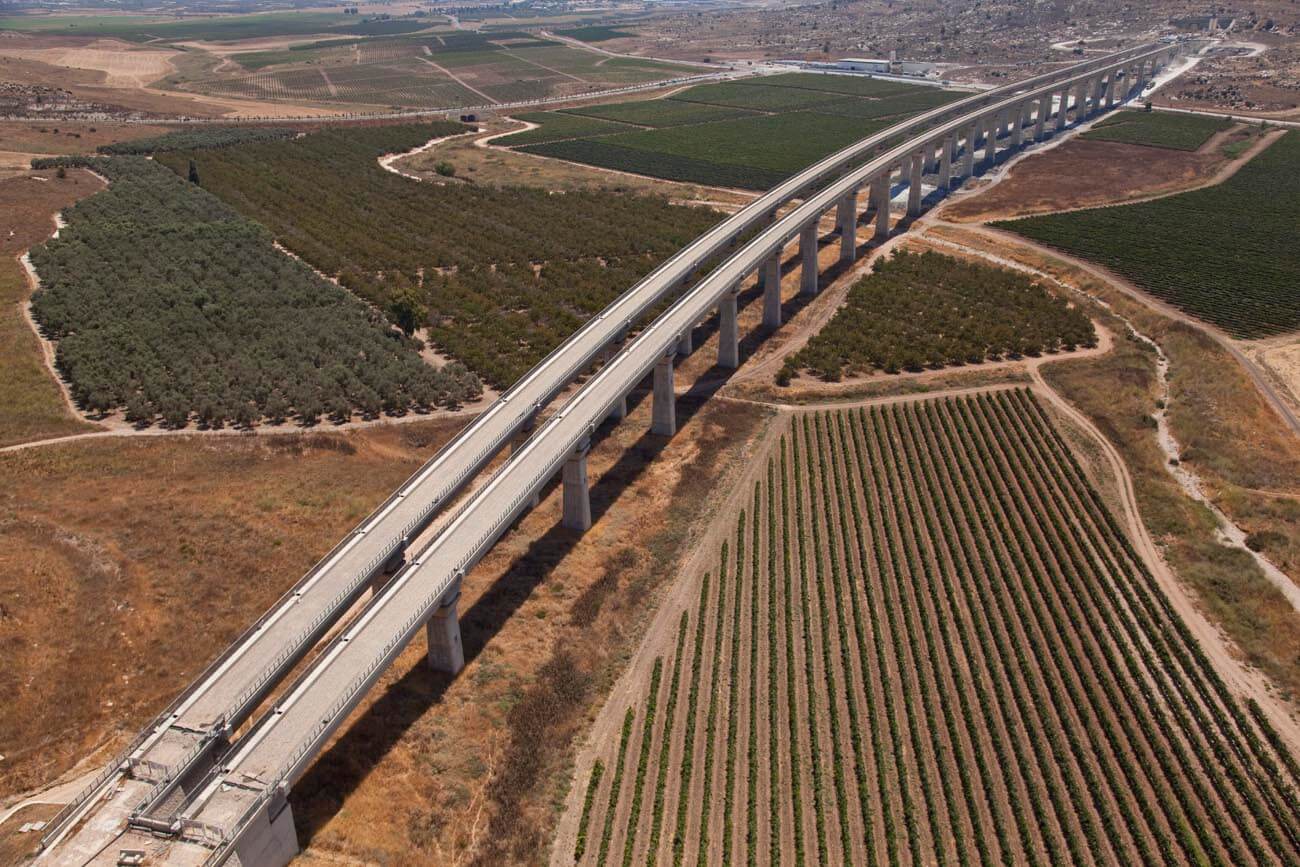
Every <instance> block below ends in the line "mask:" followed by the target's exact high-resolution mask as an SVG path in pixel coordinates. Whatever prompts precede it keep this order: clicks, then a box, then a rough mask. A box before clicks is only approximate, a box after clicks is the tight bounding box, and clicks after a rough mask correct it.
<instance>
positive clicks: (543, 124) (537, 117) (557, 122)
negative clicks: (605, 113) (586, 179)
mask: <svg viewBox="0 0 1300 867" xmlns="http://www.w3.org/2000/svg"><path fill="white" fill-rule="evenodd" d="M514 117H515V119H516V120H522V121H524V122H526V123H535V124H538V128H537V129H528V130H524V131H523V132H517V133H514V134H513V135H508V136H504V137H502V138H500V139H497V141H498V142H499V143H505V144H510V145H529V144H543V143H545V142H550V141H559V140H560V139H568V138H583V137H586V136H591V135H602V134H608V133H615V132H622V131H624V130H627V129H629V128H630V127H628V125H627V124H624V123H615V122H614V121H609V120H601V119H600V118H597V117H583V116H582V115H578V114H569V113H567V112H562V111H529V112H524V113H523V114H516V115H514Z"/></svg>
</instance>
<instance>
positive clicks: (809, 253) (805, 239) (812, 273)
mask: <svg viewBox="0 0 1300 867" xmlns="http://www.w3.org/2000/svg"><path fill="white" fill-rule="evenodd" d="M799 269H800V270H799V294H800V295H816V294H817V223H816V222H813V223H810V224H808V225H807V226H804V227H803V231H801V232H800V233H799Z"/></svg>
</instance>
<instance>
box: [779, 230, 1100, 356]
mask: <svg viewBox="0 0 1300 867" xmlns="http://www.w3.org/2000/svg"><path fill="white" fill-rule="evenodd" d="M1096 339H1097V338H1096V332H1095V331H1094V329H1093V325H1092V321H1091V320H1090V319H1089V318H1088V317H1087V316H1086V315H1085V314H1084V313H1083V311H1081V310H1079V309H1077V308H1074V307H1071V306H1070V305H1069V304H1067V303H1066V301H1065V300H1064V299H1062V298H1060V297H1058V296H1056V295H1053V294H1051V293H1050V292H1048V291H1047V290H1045V289H1043V287H1041V286H1040V285H1038V284H1037V283H1035V282H1034V281H1033V280H1031V279H1029V278H1028V277H1026V276H1024V275H1023V274H1017V273H1015V272H1014V271H1008V270H1005V269H1002V268H994V267H991V266H988V265H981V264H977V263H973V262H967V261H964V260H961V259H955V258H952V257H950V256H943V255H940V254H938V253H934V252H926V253H921V254H917V253H908V252H907V251H900V252H898V253H896V254H895V255H894V256H893V258H891V259H888V260H881V261H880V262H878V263H877V264H876V266H875V270H874V271H873V272H872V273H871V274H870V275H868V276H866V277H864V278H863V279H862V280H860V281H859V282H858V283H857V284H856V285H855V286H854V287H853V288H852V289H850V290H849V297H848V300H847V301H846V303H845V305H844V307H842V308H841V309H840V310H839V312H837V313H836V314H835V317H834V318H833V319H832V320H831V321H830V322H829V323H828V324H827V325H826V327H825V328H823V329H822V330H821V332H820V333H818V334H817V335H816V336H815V337H813V339H812V340H810V341H809V342H808V344H807V345H806V346H805V347H804V348H803V349H801V350H800V351H799V352H797V353H795V354H794V355H793V356H791V357H790V358H789V359H788V360H787V362H786V365H785V368H784V369H783V370H782V371H781V373H780V378H781V379H784V380H788V379H789V377H791V376H793V375H794V374H795V373H796V372H797V371H799V370H809V371H811V372H813V373H814V374H816V375H817V376H820V377H822V378H823V379H828V380H832V381H838V380H839V379H841V378H842V377H843V375H844V374H845V372H846V371H847V372H867V371H870V370H872V369H880V370H883V371H885V372H886V373H898V372H899V371H900V370H921V369H923V368H926V367H941V366H944V365H948V364H964V363H969V364H977V363H979V362H981V361H984V360H986V359H990V358H997V357H1000V356H1003V355H1036V354H1038V353H1040V352H1052V351H1056V350H1059V349H1074V348H1075V347H1077V346H1093V345H1095V343H1096Z"/></svg>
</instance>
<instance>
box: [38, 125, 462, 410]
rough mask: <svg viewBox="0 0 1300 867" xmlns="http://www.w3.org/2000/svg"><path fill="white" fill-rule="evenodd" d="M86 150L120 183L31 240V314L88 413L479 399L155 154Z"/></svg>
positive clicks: (406, 406)
mask: <svg viewBox="0 0 1300 867" xmlns="http://www.w3.org/2000/svg"><path fill="white" fill-rule="evenodd" d="M204 153H207V152H206V151H205V152H204ZM72 159H73V162H76V163H82V164H85V165H87V166H89V167H91V168H93V169H94V170H95V171H96V172H97V173H99V174H100V175H102V176H104V177H106V178H108V180H109V182H110V183H109V188H108V189H107V190H105V191H103V192H100V193H98V194H96V195H94V196H92V197H90V198H88V199H85V200H84V201H82V202H80V203H78V204H76V205H74V206H73V207H71V208H69V209H68V210H67V211H65V212H64V218H65V220H66V223H67V224H66V225H65V226H64V227H63V229H62V230H61V231H60V232H59V235H58V237H57V238H54V239H52V240H50V241H49V242H47V243H46V244H44V245H43V246H41V247H37V248H35V249H33V250H32V252H31V260H32V264H33V265H34V266H35V269H36V272H37V273H38V274H39V276H40V280H41V285H40V288H39V289H37V290H36V291H35V292H34V293H33V295H32V317H33V318H34V319H35V321H36V323H37V324H38V325H39V326H40V328H41V330H42V332H43V334H44V335H45V336H46V337H47V338H49V339H50V340H52V341H55V342H56V350H55V361H56V364H57V366H58V369H59V371H60V373H61V374H62V375H63V376H64V378H65V379H66V380H67V382H68V385H69V390H70V392H71V394H72V397H73V399H74V400H75V401H76V403H77V404H78V405H79V406H80V407H81V408H82V409H83V410H85V411H87V412H91V413H96V414H103V413H107V412H110V411H113V410H118V409H124V410H125V417H126V420H127V421H128V422H132V423H137V424H142V425H148V424H152V423H154V422H155V421H156V420H158V419H161V421H162V422H163V423H164V424H166V425H168V426H169V427H176V428H181V427H185V426H186V425H187V424H188V423H189V422H190V420H191V418H193V419H194V420H196V421H197V422H198V423H199V424H201V425H204V426H206V427H214V428H220V427H223V426H224V425H226V424H235V425H239V426H241V427H248V426H251V425H253V424H254V423H256V422H258V421H260V420H262V419H264V418H265V419H268V420H270V421H271V422H273V423H279V422H283V421H284V420H285V419H286V418H288V417H297V418H298V419H299V420H300V421H301V422H303V423H304V424H314V423H315V422H316V421H318V420H319V418H320V417H321V416H322V415H326V414H328V415H329V416H330V417H332V418H333V419H334V420H335V421H339V422H343V421H348V420H350V419H351V416H352V414H353V413H354V412H357V413H361V414H362V415H364V416H367V417H371V418H373V417H375V416H377V415H379V414H380V413H381V412H388V413H394V414H399V413H404V412H406V411H408V410H410V409H421V410H424V409H429V408H431V407H434V406H447V405H457V404H459V403H462V402H464V401H467V400H470V399H473V398H476V397H477V396H478V395H479V394H480V393H481V391H482V386H481V385H480V383H479V381H478V379H477V378H476V377H475V376H474V375H473V374H471V373H469V372H468V371H467V370H465V368H464V367H462V366H460V365H456V364H453V365H447V366H446V367H443V368H441V369H437V370H435V369H433V368H432V367H429V366H428V365H426V364H425V363H424V362H423V361H422V360H421V359H420V356H419V355H418V353H417V352H416V347H415V345H413V344H412V343H411V342H410V341H409V340H408V339H407V338H406V337H404V336H403V335H402V334H400V333H399V332H398V331H396V330H395V329H394V328H393V327H392V326H390V325H389V324H388V322H387V321H385V319H384V318H383V316H382V315H380V314H379V313H378V312H377V311H372V310H370V309H368V308H367V307H366V305H364V304H362V303H361V302H360V301H358V300H357V299H356V298H354V297H352V295H350V294H349V293H348V292H347V291H345V290H344V289H341V288H339V287H338V286H336V285H334V284H333V283H330V282H329V281H327V280H324V279H322V278H321V277H319V276H317V275H316V274H315V273H313V272H312V270H311V269H310V268H308V267H307V266H305V265H303V264H302V263H301V262H298V261H296V260H294V259H293V258H291V257H290V256H286V255H285V254H284V253H283V252H281V251H278V250H276V249H275V248H274V247H273V246H272V239H271V237H270V236H269V235H268V233H267V232H266V230H265V229H263V228H262V227H261V226H258V225H257V224H255V223H253V222H251V221H250V220H247V219H245V218H243V217H241V216H240V215H239V214H238V213H237V212H236V211H235V210H233V209H232V208H230V207H229V206H227V205H225V204H224V203H222V202H221V200H219V199H218V198H216V197H215V196H213V195H211V194H210V193H207V192H205V191H204V190H203V189H201V188H200V187H199V186H197V185H196V184H194V183H190V182H187V181H186V180H184V179H182V178H181V177H178V176H177V175H176V174H173V173H172V172H170V171H168V170H167V169H166V168H164V167H163V166H162V165H160V164H159V163H157V162H155V161H152V160H148V159H145V158H143V157H99V158H93V159H81V160H77V159H76V158H72ZM395 318H399V317H396V316H395ZM399 321H400V318H399Z"/></svg>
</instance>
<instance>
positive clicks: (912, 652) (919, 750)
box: [552, 390, 1300, 865]
mask: <svg viewBox="0 0 1300 867" xmlns="http://www.w3.org/2000/svg"><path fill="white" fill-rule="evenodd" d="M698 586H699V590H698V601H697V602H696V604H695V605H693V606H690V607H688V608H686V609H685V610H682V611H681V613H680V620H679V621H678V629H677V631H676V633H675V636H674V640H673V642H672V646H671V647H669V650H670V652H666V653H664V654H663V655H662V656H660V657H658V658H656V659H655V660H654V663H653V670H652V674H651V677H650V682H649V684H648V688H645V687H643V690H644V691H643V694H642V696H641V698H640V699H638V700H636V701H634V702H633V703H632V704H631V705H629V706H628V707H627V709H626V715H625V717H624V724H623V726H622V728H621V730H619V729H617V728H615V729H614V730H613V731H611V732H610V733H609V734H608V735H607V736H605V737H603V738H602V739H601V740H600V741H598V742H596V743H594V744H593V745H592V747H591V749H592V750H593V751H594V759H593V760H592V761H590V762H589V763H588V762H580V765H579V766H580V767H581V768H582V769H583V773H582V777H581V778H580V779H579V780H578V781H577V783H576V785H578V786H581V787H582V789H581V790H580V791H581V797H580V798H577V799H575V802H574V803H575V808H574V810H573V813H572V814H570V815H568V816H566V818H565V820H564V828H565V829H566V830H565V831H564V832H563V833H562V835H561V837H560V838H559V839H560V844H559V845H560V846H562V849H557V851H556V852H555V853H554V855H553V860H552V863H572V862H577V863H581V864H608V863H621V864H624V865H629V864H632V863H638V864H640V863H646V864H653V863H659V864H668V863H672V864H674V865H680V864H683V863H690V864H706V863H709V864H739V863H747V864H760V863H761V864H807V863H818V864H832V863H834V864H843V863H854V864H921V863H928V864H953V863H959V864H965V863H995V862H1000V863H1007V864H1012V863H1014V864H1061V863H1072V864H1093V863H1105V864H1139V863H1146V864H1164V863H1172V864H1185V863H1191V864H1220V865H1226V864H1234V865H1236V864H1275V863H1283V864H1285V863H1294V862H1295V860H1296V858H1297V857H1300V813H1298V812H1297V809H1296V807H1297V804H1296V792H1295V786H1296V783H1297V779H1298V775H1300V769H1298V768H1297V767H1296V765H1295V763H1294V762H1293V760H1292V758H1291V756H1290V755H1289V753H1287V752H1286V751H1285V749H1283V748H1281V747H1280V745H1279V743H1278V741H1277V739H1276V736H1275V734H1274V732H1273V731H1272V729H1271V728H1270V727H1269V726H1268V724H1267V723H1266V722H1265V721H1264V719H1263V717H1262V713H1261V712H1260V711H1259V709H1258V708H1257V707H1255V706H1254V705H1250V706H1243V705H1242V704H1240V703H1239V702H1238V701H1237V700H1236V699H1235V698H1234V697H1233V696H1232V695H1231V694H1230V693H1229V692H1228V691H1227V688H1226V687H1225V685H1224V683H1223V682H1222V681H1221V680H1220V678H1219V677H1218V675H1217V673H1216V672H1215V671H1214V670H1213V668H1211V666H1210V664H1209V663H1208V661H1207V660H1206V658H1205V656H1204V655H1203V653H1202V651H1201V648H1200V647H1199V646H1198V645H1197V644H1196V643H1195V641H1194V639H1193V638H1192V637H1191V635H1190V633H1189V632H1188V630H1187V628H1186V626H1185V625H1184V624H1183V622H1182V621H1181V620H1179V619H1178V617H1177V616H1176V615H1175V613H1174V612H1173V609H1172V608H1171V606H1170V603H1169V601H1168V600H1167V598H1166V597H1165V596H1164V595H1163V594H1162V592H1161V590H1160V589H1159V588H1158V587H1157V585H1156V584H1155V582H1154V579H1153V577H1152V576H1151V575H1150V574H1149V573H1148V572H1147V570H1146V567H1145V565H1144V564H1143V563H1142V561H1141V560H1140V559H1139V558H1138V556H1137V555H1136V554H1135V553H1134V551H1133V549H1132V548H1131V547H1130V545H1129V542H1128V540H1127V539H1126V538H1125V536H1124V535H1123V534H1122V532H1121V531H1120V529H1119V528H1118V526H1117V524H1116V522H1115V521H1114V519H1113V518H1112V516H1111V515H1110V514H1109V513H1108V512H1107V511H1106V509H1105V507H1104V505H1103V504H1102V502H1101V500H1100V499H1099V497H1098V495H1097V494H1096V493H1095V491H1094V490H1093V489H1092V488H1091V487H1090V486H1089V484H1088V482H1087V481H1086V480H1085V478H1084V475H1083V473H1082V470H1081V468H1080V466H1079V465H1078V464H1076V462H1075V460H1074V458H1073V457H1072V455H1071V453H1070V452H1069V451H1068V450H1067V447H1066V446H1065V444H1064V442H1063V441H1062V439H1061V438H1060V437H1059V436H1058V435H1057V434H1056V432H1055V431H1054V430H1053V428H1052V427H1051V422H1050V421H1049V419H1048V417H1047V415H1046V414H1045V412H1044V411H1043V409H1042V408H1041V407H1040V405H1039V404H1038V403H1037V401H1036V399H1035V398H1034V397H1033V395H1032V394H1031V393H1030V392H1027V391H1022V390H1015V391H1013V390H1002V391H994V392H986V393H982V394H978V395H967V396H963V397H956V398H952V397H949V398H943V399H931V400H923V401H912V402H902V403H894V404H891V405H885V406H876V407H872V408H853V409H848V410H844V411H839V412H832V413H815V414H814V413H808V414H800V415H797V416H795V418H794V420H793V423H792V427H791V429H790V430H789V431H788V433H787V435H786V436H785V437H784V439H783V441H782V442H781V444H780V447H779V449H777V450H776V451H775V452H774V454H773V455H772V456H771V457H770V458H769V459H768V460H767V463H766V466H765V467H764V468H763V470H762V471H761V472H760V475H759V478H758V480H757V481H756V482H755V484H754V489H753V493H752V498H751V499H750V502H749V508H746V509H744V510H743V511H742V512H741V513H740V514H739V516H738V518H737V522H736V525H735V530H734V533H732V534H731V535H730V538H729V539H728V541H727V542H725V543H724V544H723V545H722V548H721V552H720V554H719V558H718V560H717V564H716V568H715V569H713V570H711V571H710V572H709V574H706V575H705V576H703V578H702V579H701V580H700V582H699V585H698Z"/></svg>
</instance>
